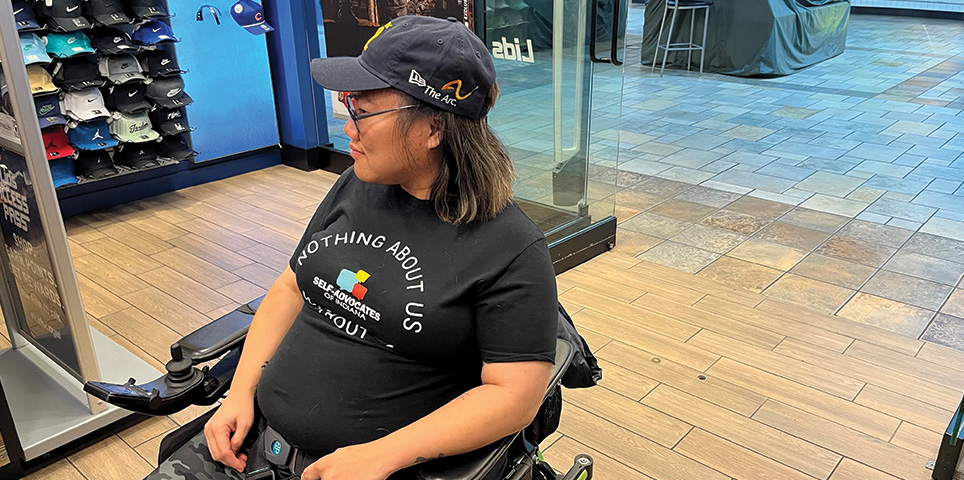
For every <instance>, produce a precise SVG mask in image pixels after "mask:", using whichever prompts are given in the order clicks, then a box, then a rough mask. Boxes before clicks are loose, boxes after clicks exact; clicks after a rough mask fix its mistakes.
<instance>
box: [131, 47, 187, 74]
mask: <svg viewBox="0 0 964 480" xmlns="http://www.w3.org/2000/svg"><path fill="white" fill-rule="evenodd" d="M140 57H141V67H143V68H144V71H145V72H146V73H147V75H148V76H151V77H170V76H172V75H180V74H182V73H187V72H186V71H184V70H181V68H180V67H178V65H177V60H176V59H175V58H174V55H172V54H171V52H168V51H167V50H152V51H147V52H144V53H143V54H142V55H141V56H140Z"/></svg>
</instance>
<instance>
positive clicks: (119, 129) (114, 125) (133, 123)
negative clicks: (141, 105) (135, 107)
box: [110, 112, 160, 143]
mask: <svg viewBox="0 0 964 480" xmlns="http://www.w3.org/2000/svg"><path fill="white" fill-rule="evenodd" d="M110 133H111V135H113V136H114V138H116V139H118V140H120V141H122V142H128V143H140V142H150V141H152V140H157V139H158V138H159V137H160V134H158V133H157V132H155V131H154V129H153V128H151V120H150V118H148V117H147V113H144V112H141V113H134V114H128V113H122V114H121V115H120V117H118V118H115V119H114V121H113V122H110Z"/></svg>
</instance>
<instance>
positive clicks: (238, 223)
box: [182, 203, 258, 233]
mask: <svg viewBox="0 0 964 480" xmlns="http://www.w3.org/2000/svg"><path fill="white" fill-rule="evenodd" d="M182 210H184V211H185V212H188V213H190V214H192V215H194V216H196V217H198V218H202V219H204V220H206V221H208V222H211V223H212V224H214V225H217V226H219V227H223V228H226V229H228V230H230V231H232V232H235V233H244V232H247V231H249V230H253V229H255V228H257V227H258V224H256V223H254V222H252V221H250V220H246V219H244V218H243V217H242V215H236V214H234V213H230V212H226V211H224V210H221V209H220V208H217V207H216V206H214V205H212V204H206V203H204V204H202V203H199V204H196V205H192V206H190V207H184V208H182Z"/></svg>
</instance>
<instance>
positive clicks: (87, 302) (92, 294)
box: [77, 274, 131, 318]
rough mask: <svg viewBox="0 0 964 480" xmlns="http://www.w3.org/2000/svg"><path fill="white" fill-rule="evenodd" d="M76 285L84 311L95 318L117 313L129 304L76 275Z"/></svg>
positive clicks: (94, 283) (89, 280)
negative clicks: (78, 288) (78, 287)
mask: <svg viewBox="0 0 964 480" xmlns="http://www.w3.org/2000/svg"><path fill="white" fill-rule="evenodd" d="M77 284H78V286H80V295H81V297H82V299H83V302H84V310H86V311H87V313H88V314H90V315H91V316H93V317H95V318H101V317H106V316H107V315H110V314H112V313H117V312H119V311H121V310H124V309H126V308H130V306H131V305H130V304H129V303H127V302H126V301H124V300H123V299H122V298H121V297H118V296H117V295H114V294H113V293H110V292H109V291H108V290H107V289H106V288H104V287H101V286H100V285H98V284H97V282H94V281H93V280H91V279H89V278H87V277H85V276H83V275H81V274H77Z"/></svg>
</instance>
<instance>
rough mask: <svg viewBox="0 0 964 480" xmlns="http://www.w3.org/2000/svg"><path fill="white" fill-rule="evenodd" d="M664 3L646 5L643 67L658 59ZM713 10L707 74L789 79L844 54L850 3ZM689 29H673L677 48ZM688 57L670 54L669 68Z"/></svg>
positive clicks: (735, 3) (811, 0) (782, 1)
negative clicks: (677, 44) (794, 74)
mask: <svg viewBox="0 0 964 480" xmlns="http://www.w3.org/2000/svg"><path fill="white" fill-rule="evenodd" d="M664 2H665V0H650V1H649V2H648V3H647V5H646V13H645V20H644V24H643V25H644V28H643V40H642V53H641V61H642V63H643V64H649V62H651V61H653V58H654V56H655V53H656V43H657V35H659V29H660V23H661V22H660V18H661V16H662V14H663V11H664ZM712 9H713V15H712V16H711V18H710V20H709V21H708V25H707V28H706V42H705V50H704V51H703V53H704V54H705V56H706V62H705V63H706V66H705V69H706V71H708V72H716V73H723V74H727V75H738V76H745V77H749V76H764V77H767V76H771V77H772V76H781V75H790V74H792V73H794V72H796V71H798V70H802V69H804V68H806V67H809V66H810V65H814V64H816V63H819V62H822V61H824V60H827V59H828V58H832V57H835V56H837V55H839V54H841V53H843V51H844V46H845V45H846V41H847V24H848V22H849V20H850V2H849V1H848V0H713V6H712ZM689 23H690V22H687V21H681V22H678V24H677V25H674V28H673V38H672V40H671V41H672V42H673V43H685V40H686V39H687V38H690V35H691V30H692V29H691V28H690V25H689ZM690 43H692V42H690ZM687 53H690V52H687ZM688 57H692V55H683V54H682V52H670V53H669V55H668V60H667V64H669V65H672V66H674V67H677V68H680V67H683V66H687V65H688V64H690V63H691V62H692V59H691V58H688Z"/></svg>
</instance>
